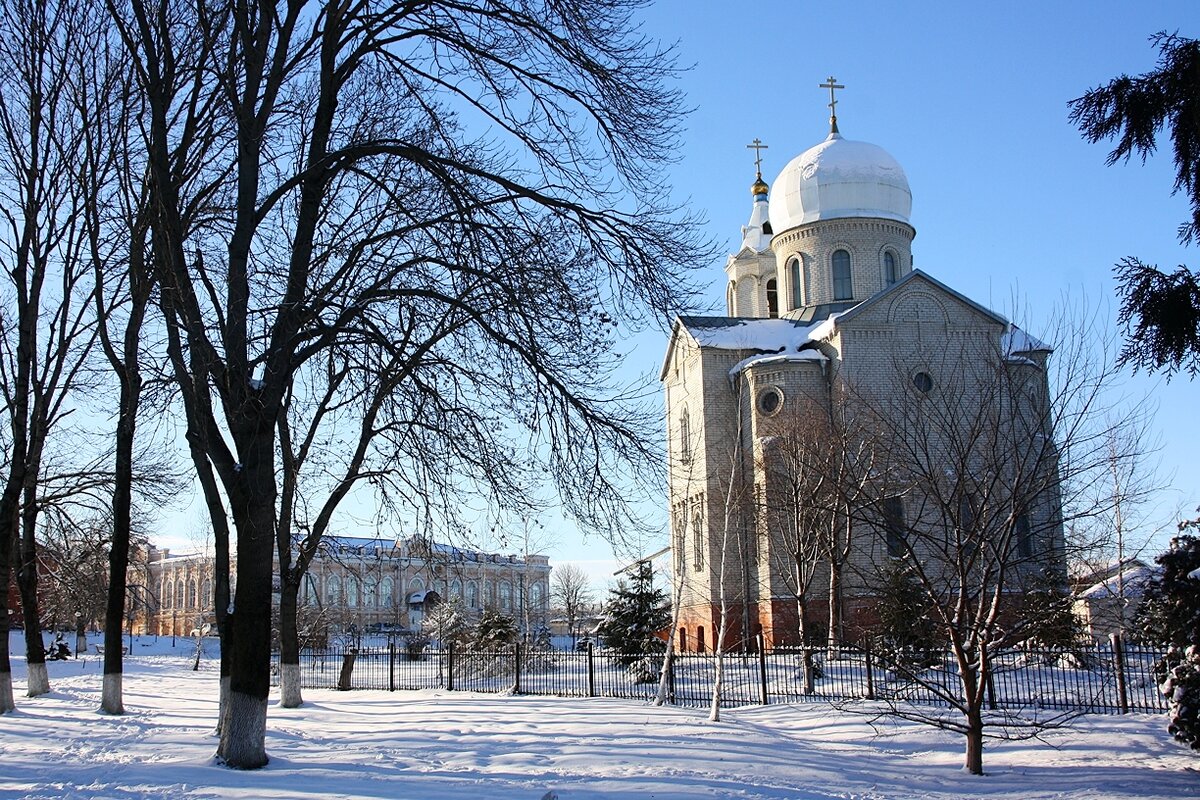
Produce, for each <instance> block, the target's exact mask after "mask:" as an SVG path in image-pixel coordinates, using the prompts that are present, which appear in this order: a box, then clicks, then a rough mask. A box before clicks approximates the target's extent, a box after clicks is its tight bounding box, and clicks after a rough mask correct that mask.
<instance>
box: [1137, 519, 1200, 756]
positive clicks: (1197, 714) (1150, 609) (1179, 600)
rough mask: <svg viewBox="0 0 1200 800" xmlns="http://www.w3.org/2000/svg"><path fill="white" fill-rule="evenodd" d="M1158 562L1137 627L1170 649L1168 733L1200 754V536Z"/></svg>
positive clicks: (1165, 667)
mask: <svg viewBox="0 0 1200 800" xmlns="http://www.w3.org/2000/svg"><path fill="white" fill-rule="evenodd" d="M1198 524H1200V520H1193V521H1192V522H1189V523H1185V524H1184V525H1183V526H1182V527H1184V528H1188V527H1196V526H1197V525H1198ZM1155 560H1156V561H1157V562H1158V564H1159V565H1160V566H1161V567H1162V575H1161V577H1159V578H1157V579H1156V580H1154V581H1152V582H1151V583H1150V585H1149V586H1148V587H1147V589H1146V594H1145V596H1144V598H1143V600H1142V604H1141V606H1139V607H1138V612H1137V616H1136V618H1135V624H1136V625H1137V628H1138V630H1139V635H1140V637H1141V638H1142V639H1143V640H1144V641H1151V642H1157V643H1160V644H1161V643H1164V642H1165V643H1167V644H1168V645H1170V649H1169V650H1168V651H1167V657H1166V659H1165V660H1164V662H1163V663H1162V665H1161V666H1160V671H1161V675H1160V678H1161V680H1160V682H1159V687H1160V689H1161V690H1162V693H1163V694H1164V695H1165V696H1166V697H1167V699H1168V701H1169V705H1170V709H1169V714H1170V717H1171V721H1170V723H1169V724H1168V726H1167V730H1169V731H1170V732H1171V734H1172V735H1173V736H1174V737H1175V738H1176V739H1177V740H1179V741H1180V742H1182V743H1183V744H1186V745H1187V746H1188V747H1190V748H1192V749H1193V750H1200V538H1197V537H1196V536H1191V535H1184V536H1177V537H1175V538H1174V539H1172V540H1171V546H1170V548H1169V549H1168V550H1167V552H1165V553H1163V554H1162V555H1160V556H1159V557H1158V558H1157V559H1155Z"/></svg>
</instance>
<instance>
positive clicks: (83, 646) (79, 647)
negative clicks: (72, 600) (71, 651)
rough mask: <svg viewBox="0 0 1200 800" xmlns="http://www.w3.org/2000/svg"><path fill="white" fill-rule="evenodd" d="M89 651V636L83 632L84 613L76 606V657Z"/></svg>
mask: <svg viewBox="0 0 1200 800" xmlns="http://www.w3.org/2000/svg"><path fill="white" fill-rule="evenodd" d="M86 650H87V636H86V635H85V634H84V632H83V611H82V610H80V608H79V606H75V657H76V658H79V654H80V653H82V652H84V651H86Z"/></svg>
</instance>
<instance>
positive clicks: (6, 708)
mask: <svg viewBox="0 0 1200 800" xmlns="http://www.w3.org/2000/svg"><path fill="white" fill-rule="evenodd" d="M16 710H17V704H16V703H15V702H14V701H13V690H12V673H11V672H5V673H3V674H0V714H7V713H9V712H10V711H16Z"/></svg>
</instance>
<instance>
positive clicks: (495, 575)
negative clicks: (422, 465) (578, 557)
mask: <svg viewBox="0 0 1200 800" xmlns="http://www.w3.org/2000/svg"><path fill="white" fill-rule="evenodd" d="M212 572H213V559H212V557H211V556H207V555H200V554H187V555H174V554H172V553H170V552H169V551H168V550H165V549H157V548H151V551H150V560H149V574H150V586H151V589H152V591H151V592H150V595H149V596H150V598H151V601H150V602H151V603H152V604H153V607H152V609H151V611H150V613H149V615H148V619H147V624H146V630H147V632H149V633H159V634H166V635H170V634H171V633H172V632H174V633H175V634H178V635H188V634H189V633H190V632H192V631H194V630H196V629H198V628H200V627H201V626H203V625H204V624H206V623H208V624H211V623H212V622H214V616H213V611H212V602H213V599H212V598H213V591H212ZM549 578H550V563H549V559H548V558H547V557H546V556H544V555H528V556H517V555H500V554H496V553H484V552H479V551H475V550H466V549H461V548H457V547H452V546H450V545H445V544H439V543H436V542H434V543H431V542H429V541H427V540H426V539H424V538H422V537H418V536H412V537H408V538H404V539H397V540H384V539H372V538H365V537H351V536H338V537H328V538H327V540H326V542H325V544H324V545H323V546H322V548H321V550H320V551H319V555H318V557H317V558H316V559H314V560H313V562H312V565H311V567H310V569H309V573H308V574H307V575H306V576H305V582H304V586H303V589H302V590H301V594H300V604H301V608H300V612H299V616H300V620H299V621H300V623H301V628H302V629H308V630H312V631H318V632H320V633H321V634H322V635H324V634H329V635H339V634H342V633H346V632H348V631H351V630H353V631H358V632H368V631H371V630H393V631H412V630H416V629H418V628H420V625H421V620H422V618H423V616H424V614H425V613H426V612H427V611H428V610H429V609H430V608H432V607H433V606H434V605H436V604H437V603H438V602H441V601H443V600H446V599H450V598H458V599H459V600H460V601H461V603H462V605H463V607H464V608H465V610H466V611H467V613H468V614H469V615H475V614H478V613H479V612H481V611H482V610H483V609H484V608H495V609H498V610H499V611H501V612H503V613H504V614H507V615H509V616H511V617H512V618H513V619H514V620H516V622H517V624H518V626H520V627H522V628H524V627H525V626H526V625H528V626H529V628H530V629H531V630H533V631H537V630H539V629H541V628H542V627H544V626H545V625H546V624H547V619H548V606H549ZM276 580H278V578H276Z"/></svg>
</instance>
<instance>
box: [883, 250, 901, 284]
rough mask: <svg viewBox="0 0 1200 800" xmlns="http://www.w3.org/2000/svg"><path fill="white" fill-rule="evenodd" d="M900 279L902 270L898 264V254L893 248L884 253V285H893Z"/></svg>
mask: <svg viewBox="0 0 1200 800" xmlns="http://www.w3.org/2000/svg"><path fill="white" fill-rule="evenodd" d="M898 280H900V270H899V268H898V267H897V266H896V255H895V253H893V252H892V251H891V250H885V251H884V253H883V285H884V286H891V285H892V284H893V283H895V282H896V281H898Z"/></svg>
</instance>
